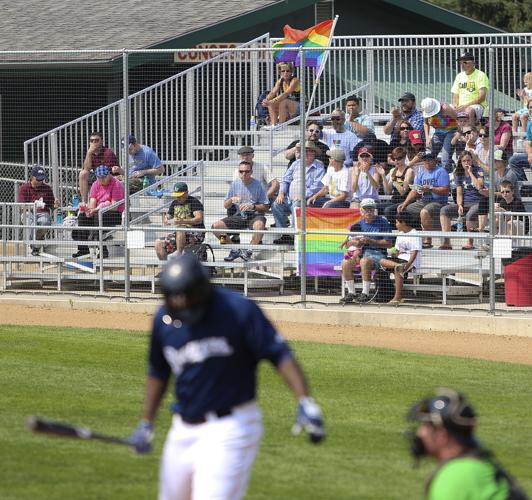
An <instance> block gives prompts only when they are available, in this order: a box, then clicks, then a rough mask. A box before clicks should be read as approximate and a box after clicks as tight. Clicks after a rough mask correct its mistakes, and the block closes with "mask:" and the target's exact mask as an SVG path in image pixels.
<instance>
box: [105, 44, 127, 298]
mask: <svg viewBox="0 0 532 500" xmlns="http://www.w3.org/2000/svg"><path fill="white" fill-rule="evenodd" d="M129 134H130V121H129V74H128V53H127V49H124V50H123V51H122V106H121V110H120V134H119V136H120V137H121V147H120V163H121V164H122V168H124V171H125V175H124V181H125V182H124V184H125V186H124V191H125V196H124V198H125V208H124V221H123V222H124V239H125V245H124V295H125V297H124V298H125V299H126V300H129V299H130V293H131V292H130V288H131V280H130V271H131V269H130V261H129V257H130V256H129V248H128V246H127V233H128V231H129V217H130V208H131V207H130V202H129V175H128V137H129ZM102 223H103V221H102ZM100 241H101V238H100ZM101 250H102V249H101V248H100V251H101ZM100 257H101V255H100Z"/></svg>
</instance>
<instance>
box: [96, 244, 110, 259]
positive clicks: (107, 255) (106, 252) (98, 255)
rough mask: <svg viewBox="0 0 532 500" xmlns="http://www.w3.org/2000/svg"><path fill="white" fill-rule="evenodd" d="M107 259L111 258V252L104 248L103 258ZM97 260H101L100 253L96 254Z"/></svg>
mask: <svg viewBox="0 0 532 500" xmlns="http://www.w3.org/2000/svg"><path fill="white" fill-rule="evenodd" d="M107 257H109V250H108V249H107V247H103V258H104V259H107ZM96 258H97V259H99V258H100V252H98V253H97V254H96Z"/></svg>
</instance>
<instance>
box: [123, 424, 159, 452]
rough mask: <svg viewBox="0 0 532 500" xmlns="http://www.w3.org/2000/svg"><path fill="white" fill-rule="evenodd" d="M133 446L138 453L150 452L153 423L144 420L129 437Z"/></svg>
mask: <svg viewBox="0 0 532 500" xmlns="http://www.w3.org/2000/svg"><path fill="white" fill-rule="evenodd" d="M127 440H128V442H129V444H130V446H131V448H132V449H133V450H134V451H136V452H137V453H149V452H150V451H151V448H152V444H151V443H152V441H153V424H150V423H149V422H146V421H145V420H142V421H141V422H140V423H139V425H138V426H137V428H136V429H135V432H133V434H131V436H129V437H128V438H127Z"/></svg>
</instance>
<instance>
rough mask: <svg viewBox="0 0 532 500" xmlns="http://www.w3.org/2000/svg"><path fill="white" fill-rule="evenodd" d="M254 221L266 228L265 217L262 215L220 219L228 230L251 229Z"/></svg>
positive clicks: (233, 216) (232, 216) (234, 216)
mask: <svg viewBox="0 0 532 500" xmlns="http://www.w3.org/2000/svg"><path fill="white" fill-rule="evenodd" d="M256 221H260V222H262V223H263V224H264V226H265V227H266V217H264V215H253V216H251V217H241V216H240V215H231V216H229V217H224V218H223V219H222V222H223V223H224V224H225V225H226V226H227V228H228V229H253V224H255V222H256Z"/></svg>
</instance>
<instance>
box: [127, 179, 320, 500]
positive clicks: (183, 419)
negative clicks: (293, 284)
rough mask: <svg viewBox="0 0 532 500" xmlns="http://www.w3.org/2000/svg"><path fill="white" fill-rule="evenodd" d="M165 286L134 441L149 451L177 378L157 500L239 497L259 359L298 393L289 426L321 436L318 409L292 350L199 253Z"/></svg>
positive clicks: (167, 277) (248, 456)
mask: <svg viewBox="0 0 532 500" xmlns="http://www.w3.org/2000/svg"><path fill="white" fill-rule="evenodd" d="M257 182H258V181H257ZM159 284H160V286H161V290H162V292H163V295H164V304H163V305H162V306H161V307H160V308H159V310H158V311H157V312H156V314H155V317H154V320H153V326H152V333H151V342H150V348H149V357H148V373H147V376H146V385H145V387H146V389H145V402H144V410H143V419H142V421H141V422H140V423H139V425H138V427H137V429H136V430H135V432H134V433H133V434H132V435H131V436H130V437H129V438H128V439H129V443H130V445H131V447H132V448H133V449H134V450H135V451H136V452H137V453H148V452H149V451H151V448H152V441H153V428H154V422H155V418H156V415H157V410H158V408H159V406H160V404H161V402H162V400H163V396H164V393H165V392H166V388H167V386H168V382H169V379H170V378H171V377H172V375H173V376H174V377H175V398H176V402H175V403H174V404H173V405H172V412H173V414H174V415H173V418H172V427H171V429H170V431H169V433H168V436H167V439H166V443H165V446H164V451H163V455H162V459H161V466H160V481H159V488H160V490H159V498H161V499H163V498H164V499H170V498H172V499H174V498H183V499H184V498H219V499H221V498H225V499H231V500H233V499H234V500H239V499H241V498H242V497H243V496H244V495H245V493H246V487H247V482H248V479H249V475H250V472H251V467H252V465H253V461H254V459H255V456H256V454H257V450H258V447H259V444H260V440H261V436H262V433H263V425H262V416H261V412H260V410H259V408H258V406H257V404H256V401H255V400H256V385H257V366H258V364H259V362H260V361H261V360H263V359H265V360H268V361H269V362H270V363H272V365H274V367H275V368H276V370H277V372H278V373H279V375H280V377H281V378H282V379H283V380H284V381H285V382H286V384H287V385H288V387H289V388H290V390H291V391H292V392H293V393H294V395H295V396H296V398H298V401H299V404H298V408H297V415H296V421H295V425H294V427H293V429H292V430H293V432H295V433H299V432H301V430H305V432H307V433H308V435H309V439H310V441H311V442H312V443H319V442H320V441H321V440H322V439H323V438H324V437H325V430H324V426H323V421H322V417H321V410H320V407H319V406H318V405H317V404H316V403H315V402H314V400H313V399H312V398H311V397H310V393H309V389H308V386H307V383H306V380H305V376H304V374H303V370H302V369H301V367H300V366H299V364H298V362H297V361H296V360H295V359H294V356H293V354H292V352H291V350H290V348H289V347H288V345H287V344H286V342H285V340H284V339H283V337H282V336H281V335H280V334H279V332H277V331H276V329H275V328H274V327H273V325H272V324H271V323H270V321H268V319H267V318H266V317H265V316H264V314H263V313H262V311H261V310H260V309H259V307H258V306H257V305H256V304H255V303H254V302H253V301H251V300H249V299H247V298H245V297H243V296H241V295H240V294H237V293H235V292H232V291H229V290H226V289H223V288H215V287H214V286H213V285H212V283H211V282H210V279H209V274H208V271H207V269H206V268H205V267H204V266H202V265H201V263H200V262H199V261H198V260H197V259H196V258H195V257H194V256H193V255H191V254H184V255H182V256H180V257H178V258H176V259H174V260H172V261H170V263H169V264H168V265H167V266H166V267H165V268H164V270H163V272H162V274H161V278H160V280H159Z"/></svg>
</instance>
